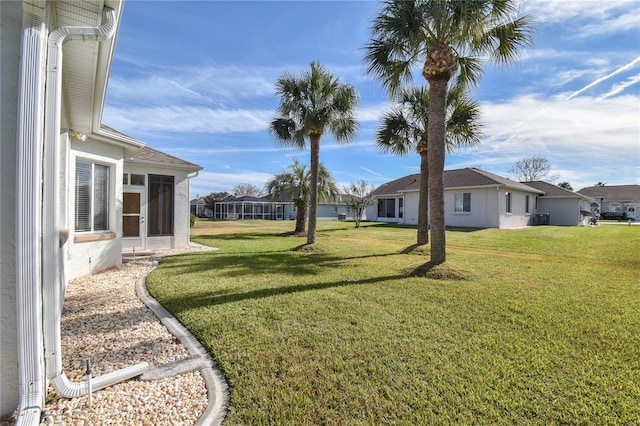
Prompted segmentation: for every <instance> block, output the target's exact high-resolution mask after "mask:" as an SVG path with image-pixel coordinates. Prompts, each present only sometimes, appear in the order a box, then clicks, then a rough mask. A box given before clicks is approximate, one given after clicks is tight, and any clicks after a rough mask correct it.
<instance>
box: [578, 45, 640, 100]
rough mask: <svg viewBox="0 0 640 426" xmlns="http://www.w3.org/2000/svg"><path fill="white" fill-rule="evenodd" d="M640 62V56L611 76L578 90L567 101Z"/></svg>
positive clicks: (601, 78)
mask: <svg viewBox="0 0 640 426" xmlns="http://www.w3.org/2000/svg"><path fill="white" fill-rule="evenodd" d="M639 62H640V56H638V57H637V58H635V59H634V60H633V61H631V62H629V63H628V64H627V65H623V66H621V67H620V68H618V69H617V70H615V71H613V72H612V73H611V74H608V75H605V76H604V77H600V78H599V79H597V80H595V81H593V82H591V83H589V84H587V85H586V86H584V87H583V88H582V89H580V90H578V91H577V92H573V93H572V94H571V95H569V97H568V98H567V100H569V99H571V98H574V97H576V96H578V95H579V94H580V93H582V92H584V91H585V90H588V89H590V88H592V87H593V86H595V85H596V84H600V83H602V82H603V81H605V80H607V79H609V78H611V77H613V76H614V75H616V74H619V73H621V72H623V71H626V70H628V69H629V68H631V67H633V66H634V65H635V64H637V63H639Z"/></svg>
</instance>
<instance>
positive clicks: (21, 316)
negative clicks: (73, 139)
mask: <svg viewBox="0 0 640 426" xmlns="http://www.w3.org/2000/svg"><path fill="white" fill-rule="evenodd" d="M23 7H24V12H23V18H22V47H21V52H20V54H21V57H22V60H21V61H20V64H21V67H20V76H19V79H20V80H19V83H18V84H19V101H18V102H19V103H18V129H17V138H16V139H17V140H16V144H17V155H16V168H17V171H16V172H17V176H16V243H15V244H16V247H15V248H16V311H17V334H18V336H17V346H18V388H19V389H18V391H19V403H18V418H17V420H16V425H37V424H39V423H40V413H41V411H42V407H43V406H44V393H45V387H46V384H45V380H44V359H43V358H42V353H43V347H42V309H41V308H42V305H41V304H42V298H41V289H40V211H39V210H38V209H37V208H25V206H30V207H31V206H38V205H39V200H40V183H41V182H40V181H41V173H40V172H41V169H40V167H39V165H40V163H41V157H40V155H41V149H42V124H43V123H42V120H43V108H42V99H43V93H44V84H43V81H44V57H45V56H44V48H45V44H46V37H47V36H46V31H45V26H44V21H43V19H42V17H41V13H42V10H39V9H37V8H36V7H35V6H32V5H28V4H26V3H25V4H24V6H23Z"/></svg>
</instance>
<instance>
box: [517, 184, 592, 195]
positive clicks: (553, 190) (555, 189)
mask: <svg viewBox="0 0 640 426" xmlns="http://www.w3.org/2000/svg"><path fill="white" fill-rule="evenodd" d="M522 183H523V184H525V185H527V186H531V187H533V188H536V189H539V190H540V191H542V192H544V195H543V197H545V198H580V199H590V197H588V196H587V195H584V194H578V193H577V192H573V191H569V190H568V189H565V188H562V187H560V186H558V185H554V184H552V183H549V182H544V181H542V180H534V181H529V182H522Z"/></svg>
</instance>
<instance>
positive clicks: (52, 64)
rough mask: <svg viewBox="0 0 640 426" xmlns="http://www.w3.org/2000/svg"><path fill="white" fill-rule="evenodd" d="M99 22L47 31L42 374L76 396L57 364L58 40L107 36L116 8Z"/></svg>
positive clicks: (61, 236)
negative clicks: (43, 366) (94, 24)
mask: <svg viewBox="0 0 640 426" xmlns="http://www.w3.org/2000/svg"><path fill="white" fill-rule="evenodd" d="M103 14H104V18H103V23H102V25H100V26H98V27H61V28H58V29H56V30H55V31H53V32H52V33H51V34H50V36H49V48H48V57H47V59H48V60H47V91H46V111H45V115H46V118H45V144H44V161H43V174H44V179H43V196H42V208H43V223H42V235H43V246H42V259H43V265H42V276H43V278H44V279H43V285H42V298H43V301H44V303H43V316H44V348H45V366H46V373H47V378H48V379H51V381H52V384H53V386H54V387H55V389H56V391H57V392H58V394H59V395H60V396H63V397H68V398H71V397H77V396H81V395H85V394H86V393H87V384H86V382H80V383H72V382H70V381H69V379H67V377H66V375H65V374H64V371H63V369H62V348H61V342H60V319H61V316H62V306H63V304H64V293H65V290H66V277H65V275H64V252H63V250H61V247H62V246H63V245H64V244H65V243H66V230H64V229H62V228H61V227H60V222H59V211H58V209H59V208H60V206H59V202H58V194H59V182H58V179H59V171H58V166H59V163H60V161H59V150H60V119H61V111H60V110H61V103H62V45H63V44H64V43H65V42H66V41H67V40H73V39H82V40H97V41H103V40H106V39H108V38H111V37H112V36H113V35H114V33H115V29H116V13H115V11H114V10H113V9H111V8H108V7H105V8H104V11H103ZM147 368H148V364H147V363H146V362H142V363H139V364H136V365H134V366H131V367H128V368H125V369H122V370H118V371H114V372H112V373H109V374H106V375H104V376H100V377H96V378H94V379H93V380H92V389H93V390H99V389H103V388H105V387H107V386H110V385H112V384H115V383H118V382H121V381H123V380H127V379H130V378H132V377H135V376H138V375H140V374H141V373H142V372H143V371H144V370H146V369H147Z"/></svg>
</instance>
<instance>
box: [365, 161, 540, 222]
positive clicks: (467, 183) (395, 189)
mask: <svg viewBox="0 0 640 426" xmlns="http://www.w3.org/2000/svg"><path fill="white" fill-rule="evenodd" d="M444 187H445V193H444V209H445V224H446V225H447V226H459V227H472V228H501V229H502V228H522V227H525V226H528V225H533V224H534V219H535V213H536V212H535V199H536V197H537V196H538V195H542V194H543V191H540V190H538V189H536V188H533V187H530V186H527V185H524V184H522V183H520V182H515V181H512V180H509V179H506V178H503V177H501V176H498V175H495V174H493V173H489V172H486V171H484V170H480V169H476V168H466V169H458V170H447V171H445V172H444ZM419 188H420V174H413V175H409V176H405V177H402V178H400V179H396V180H394V181H391V182H388V183H385V184H383V185H381V186H380V187H378V188H377V189H376V190H375V191H374V193H373V194H374V196H375V197H376V200H377V204H375V205H373V206H371V207H369V208H368V209H367V217H368V218H369V220H378V221H382V222H396V223H406V224H412V225H416V224H417V223H418V199H419V196H418V191H419Z"/></svg>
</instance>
